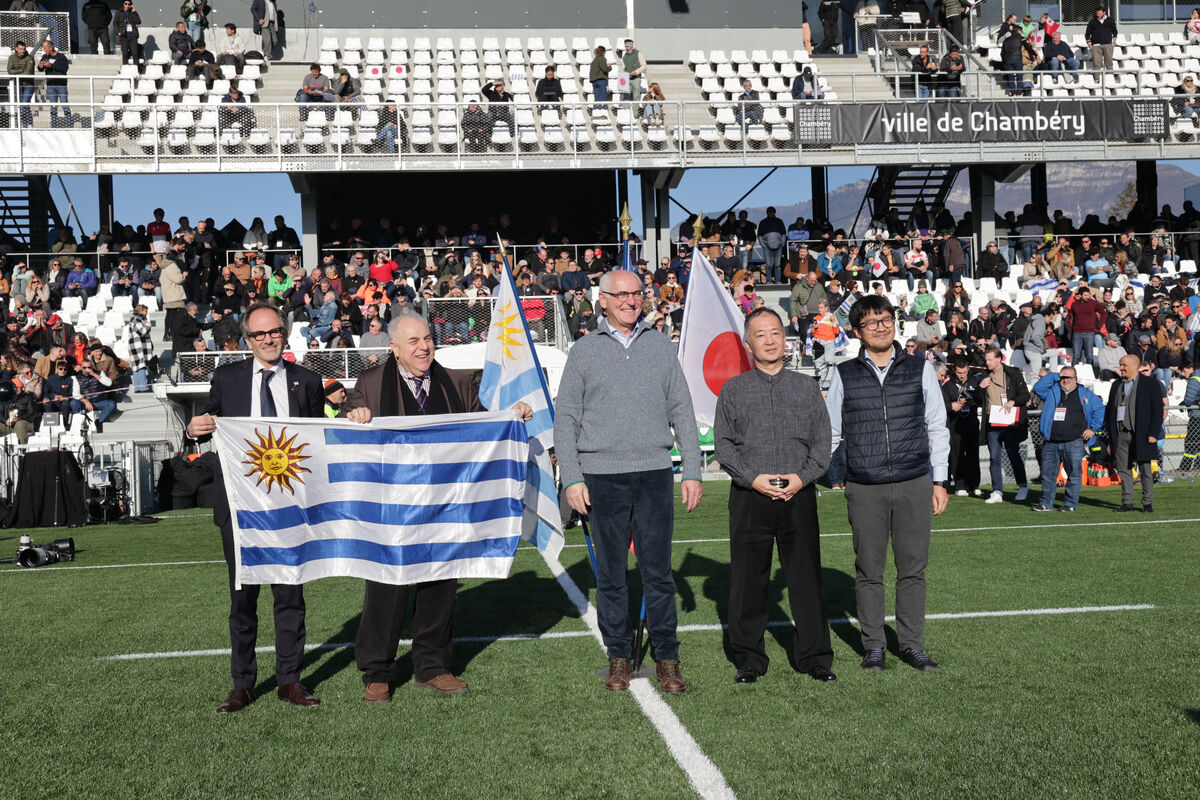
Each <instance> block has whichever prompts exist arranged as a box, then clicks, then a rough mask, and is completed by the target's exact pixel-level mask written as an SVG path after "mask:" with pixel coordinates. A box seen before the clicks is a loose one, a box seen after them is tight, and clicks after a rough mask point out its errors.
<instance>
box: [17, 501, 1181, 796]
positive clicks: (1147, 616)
mask: <svg viewBox="0 0 1200 800" xmlns="http://www.w3.org/2000/svg"><path fill="white" fill-rule="evenodd" d="M727 486H728V484H725V483H721V482H713V483H708V484H706V485H705V496H704V501H703V503H702V504H701V506H700V508H699V509H698V510H697V511H696V512H695V513H693V514H691V515H685V514H683V513H682V512H679V513H678V515H677V518H676V528H675V537H676V540H677V542H676V545H675V549H674V558H675V569H676V576H677V580H678V583H679V606H680V612H681V613H680V624H681V625H699V626H711V625H715V624H718V623H721V622H723V621H724V615H725V613H726V609H727V605H728V569H727V565H728V554H729V551H728V546H727V544H726V541H725V540H726V538H727V534H728V521H727V512H726V497H727V491H728V490H727ZM1118 491H1119V490H1117V489H1085V491H1084V495H1083V503H1082V504H1081V507H1080V510H1079V512H1077V513H1076V514H1073V515H1067V514H1033V513H1030V512H1029V511H1028V509H1027V508H1026V507H1025V506H1017V505H1014V504H1011V503H1008V504H1005V505H1001V506H988V505H984V504H983V503H982V501H981V500H980V499H975V498H972V499H965V498H957V497H952V498H951V501H950V509H949V510H948V511H947V513H946V514H944V515H943V516H941V517H939V518H937V519H936V520H935V528H937V529H942V530H943V532H942V533H935V536H934V539H933V546H932V556H931V563H930V568H929V570H928V579H929V601H928V602H929V609H928V610H929V613H930V614H959V613H963V612H979V611H1003V610H1027V609H1051V608H1078V607H1088V606H1115V605H1135V604H1148V605H1151V606H1153V608H1150V609H1142V610H1125V611H1092V612H1080V613H1064V614H1053V615H1041V616H1030V615H1023V616H1000V617H977V618H950V619H931V620H930V621H929V622H928V624H927V630H926V634H927V638H928V648H929V652H930V654H931V655H932V656H933V657H934V658H935V659H936V660H937V661H939V662H940V663H941V665H942V669H941V670H940V671H939V672H937V673H928V674H926V673H918V672H916V671H915V670H912V669H910V668H908V667H907V666H904V665H903V664H902V663H900V661H899V659H898V658H896V657H895V656H894V654H893V655H891V656H890V657H889V661H888V669H887V670H886V671H885V672H883V673H865V672H863V671H862V670H860V669H859V668H858V660H859V657H860V656H859V653H858V648H859V644H858V636H857V630H856V629H855V628H853V627H852V626H851V625H849V624H837V625H835V626H834V627H833V642H834V654H835V659H834V671H835V672H837V674H838V677H839V680H838V682H837V683H836V684H833V685H822V684H818V683H816V682H815V681H812V680H810V679H808V678H807V677H806V676H802V675H797V674H795V673H793V672H792V671H791V670H790V668H789V667H788V664H787V659H786V657H785V654H784V651H783V646H782V645H781V644H780V642H786V633H787V631H786V629H785V628H783V627H772V628H771V629H770V632H769V634H768V653H769V655H770V656H771V658H772V662H771V669H770V671H769V673H768V674H767V675H766V676H765V677H764V678H763V679H762V680H760V681H759V682H758V683H757V684H754V685H752V686H736V685H735V684H734V683H733V675H734V670H733V667H732V665H731V664H730V663H729V661H728V658H727V656H726V654H725V647H724V641H723V637H722V634H721V632H720V631H719V630H695V631H685V632H683V633H681V640H682V651H681V658H682V662H683V672H684V677H685V678H686V679H687V680H688V681H689V690H688V692H687V694H685V695H682V696H679V697H670V698H667V702H668V704H669V705H670V707H671V708H672V709H673V710H674V712H675V714H676V715H677V716H678V718H679V720H680V722H681V723H682V724H683V725H684V726H685V727H686V728H687V729H688V731H689V732H690V733H691V735H692V736H693V737H694V738H695V740H696V742H697V744H698V745H699V746H700V748H701V749H702V750H703V751H704V753H705V754H706V755H707V756H708V757H709V758H710V759H711V760H712V761H713V763H714V764H715V765H716V766H717V767H718V768H719V769H720V770H721V772H722V773H723V774H724V776H725V778H726V780H727V781H728V783H729V786H730V788H731V789H732V790H733V792H734V793H736V794H737V796H738V797H740V798H770V799H771V800H775V799H776V798H793V797H795V798H801V797H826V798H836V797H848V796H854V797H872V798H874V797H910V796H921V797H944V798H979V797H986V798H1022V799H1023V798H1038V797H1079V798H1096V797H1146V798H1171V797H1179V798H1192V797H1194V796H1195V792H1196V790H1197V787H1198V786H1200V678H1198V677H1197V668H1196V644H1197V633H1198V632H1200V615H1198V612H1200V578H1198V575H1197V566H1198V565H1200V523H1197V522H1195V521H1178V522H1164V520H1193V519H1195V518H1198V517H1200V507H1198V506H1197V502H1196V498H1197V496H1198V495H1197V491H1196V489H1195V487H1193V486H1192V485H1191V484H1185V483H1176V484H1174V485H1171V486H1160V487H1158V489H1157V492H1156V493H1157V497H1156V498H1155V510H1156V512H1157V513H1156V514H1155V515H1153V516H1151V517H1146V516H1143V515H1141V514H1125V515H1114V514H1111V513H1109V508H1110V507H1111V506H1112V504H1113V503H1114V502H1115V501H1116V500H1117V498H1118ZM819 509H820V516H821V526H822V531H823V532H824V533H825V534H839V533H845V532H847V531H848V530H849V526H848V524H847V522H846V509H845V501H844V499H843V497H842V495H840V494H836V493H828V492H827V493H825V494H824V495H823V496H822V497H821V499H820V501H819ZM193 513H194V512H193ZM1113 523H1118V524H1113ZM946 529H956V530H946ZM33 533H34V538H35V541H43V540H46V539H50V538H54V537H55V536H58V535H65V532H62V531H58V532H56V531H52V530H41V531H34V532H33ZM72 533H74V535H75V540H76V543H77V545H78V547H79V551H80V552H79V556H78V559H77V560H76V561H75V563H74V564H73V565H67V566H74V567H85V566H86V567H95V566H100V565H108V564H112V565H123V564H146V563H151V562H184V561H200V562H213V561H215V562H219V561H220V558H221V547H220V539H219V536H218V534H217V531H216V529H215V528H214V527H213V526H212V524H211V522H210V520H209V519H207V518H204V517H196V516H176V517H172V518H171V519H168V520H165V521H163V522H161V523H159V524H157V525H153V526H116V525H113V526H105V527H87V528H84V529H80V530H76V531H73V532H72ZM18 534H19V532H17V531H4V532H3V533H0V553H2V554H5V555H8V554H9V553H10V552H11V553H15V550H16V544H17V536H18ZM704 539H708V540H714V541H690V542H689V541H686V540H704ZM567 542H568V545H569V547H568V548H567V549H564V551H563V554H562V559H561V560H562V562H563V564H564V565H565V566H566V567H567V569H568V571H569V573H570V575H571V576H572V577H573V578H574V580H575V581H576V582H577V583H578V584H579V586H580V587H581V588H582V589H583V590H584V591H585V593H586V594H587V595H588V597H589V599H591V598H592V597H593V596H594V589H595V582H594V580H593V578H592V575H591V567H590V565H589V563H588V559H587V550H586V548H584V547H583V546H582V545H583V536H582V534H581V532H580V531H579V530H578V529H574V530H572V531H569V532H568V534H567ZM822 556H823V561H824V570H825V572H824V578H825V592H826V598H827V601H828V605H829V614H830V617H833V618H837V617H844V616H850V615H852V614H853V612H854V594H853V575H854V563H853V552H852V549H851V543H850V538H849V536H844V535H843V536H837V535H833V536H826V538H823V539H822ZM0 569H7V570H8V572H9V573H12V574H8V573H5V574H0V598H2V603H0V608H3V611H4V614H3V625H4V633H3V637H2V641H3V646H2V649H0V653H2V656H0V658H2V664H3V666H2V668H0V696H2V697H3V698H4V702H3V705H2V706H0V743H2V744H3V747H2V750H3V753H4V754H5V755H4V758H3V759H2V760H0V797H3V798H21V799H22V800H25V799H26V798H42V797H70V798H77V797H98V798H99V797H102V798H126V797H154V798H157V797H162V798H210V797H211V798H218V797H220V798H224V797H320V798H342V797H346V798H363V797H391V796H396V797H414V798H443V797H444V798H459V797H468V798H475V799H479V798H598V797H607V798H640V797H668V798H675V797H689V796H692V791H691V789H690V787H689V784H688V780H687V776H686V775H685V774H684V772H683V771H682V770H681V769H680V767H679V766H678V765H677V764H676V763H675V761H674V760H673V759H672V757H671V755H670V754H669V752H668V750H667V747H666V744H665V743H664V741H663V740H662V739H661V738H660V736H659V735H658V733H657V731H656V729H655V728H654V727H653V725H652V724H651V723H650V722H649V721H648V720H647V718H646V717H645V716H643V714H642V713H641V711H640V710H639V708H638V706H637V704H636V702H635V701H634V699H633V698H632V697H631V696H629V695H628V694H610V693H609V692H606V691H605V690H604V688H603V686H602V685H601V681H600V679H598V678H597V677H596V675H595V671H596V670H597V669H598V668H600V667H601V666H603V665H604V663H605V662H604V658H603V654H602V652H601V650H600V648H599V647H598V646H597V644H596V642H595V641H594V640H593V639H591V638H590V637H588V636H568V637H563V638H550V639H540V640H516V641H494V642H486V641H467V642H461V643H459V644H458V645H456V650H455V661H456V669H457V670H458V671H459V672H461V674H462V676H463V677H464V679H466V680H467V681H468V682H469V683H470V685H471V692H470V693H469V694H467V695H462V696H454V697H443V696H435V695H434V694H433V693H431V692H428V691H423V690H420V689H417V688H415V687H414V686H413V685H412V678H411V664H410V662H409V661H408V659H407V657H405V658H402V660H401V662H400V671H401V675H400V682H401V683H400V685H399V686H398V687H397V690H396V694H395V699H394V700H393V702H392V703H391V704H390V705H385V706H368V705H366V704H364V703H363V702H362V700H361V694H362V684H361V681H360V678H359V673H358V671H357V669H355V667H354V661H353V650H351V649H347V648H338V647H335V646H332V645H337V644H338V643H344V642H352V641H353V639H354V634H355V630H356V626H357V619H358V613H359V611H360V610H361V603H362V582H361V581H357V580H350V579H332V580H325V581H318V582H316V583H313V584H310V585H309V586H307V587H306V589H305V594H306V598H307V601H308V643H309V644H310V645H322V644H327V645H331V646H330V647H328V648H325V649H316V650H313V651H312V652H310V653H309V655H308V659H307V662H306V667H305V670H304V682H305V683H306V685H307V686H308V687H309V688H311V689H313V690H314V692H315V693H316V694H317V695H318V696H319V697H320V698H321V700H322V701H323V702H322V704H321V706H319V707H317V708H312V709H300V708H293V707H291V706H288V705H285V704H283V703H281V702H279V701H278V700H276V699H275V697H274V694H273V693H271V689H273V678H272V670H273V661H274V659H273V656H272V654H271V653H269V652H268V653H262V654H260V656H259V673H260V676H259V679H260V685H259V688H258V692H259V696H258V699H257V700H256V702H255V703H253V704H252V705H251V706H250V707H249V708H248V709H247V710H246V711H244V712H241V713H239V714H236V715H232V716H229V717H220V716H218V715H217V714H216V713H214V712H215V709H216V706H217V704H218V703H219V702H220V701H221V700H222V699H223V698H224V696H225V694H226V693H227V692H228V690H229V686H230V683H229V661H228V655H227V654H221V655H188V656H183V657H173V658H170V657H155V658H149V659H142V660H129V661H114V660H101V659H103V657H105V656H111V655H116V654H124V653H166V652H171V651H196V650H206V649H216V650H220V651H224V650H225V649H226V648H227V647H228V633H227V626H226V616H227V613H228V597H227V592H226V584H225V566H224V564H223V563H196V564H174V565H165V566H139V567H117V568H112V569H63V568H60V567H58V566H55V567H42V568H39V569H36V570H21V569H20V568H17V567H11V568H0ZM889 571H890V570H889ZM632 580H633V582H634V584H635V585H636V577H633V578H632ZM890 580H891V579H890V577H889V594H890V592H891V582H890ZM632 595H633V597H634V598H636V596H637V593H636V591H634V592H633V593H632ZM772 595H773V600H774V601H775V604H776V607H775V611H774V613H773V615H772V619H773V620H783V619H785V618H786V607H787V606H786V598H785V588H784V585H783V581H782V576H781V575H778V574H777V575H776V580H775V581H774V583H773V585H772ZM268 598H269V592H265V593H264V598H263V599H262V601H261V602H260V616H261V617H262V629H261V630H260V633H259V644H260V645H269V644H271V642H272V631H271V624H270V605H269V599H268ZM584 630H585V628H584V625H583V623H582V621H581V620H580V619H579V617H578V615H577V613H576V611H575V608H574V607H573V606H572V605H571V604H570V602H568V600H567V598H566V596H565V595H564V593H563V592H562V590H561V589H560V587H559V586H558V584H557V583H556V582H555V580H554V579H553V578H552V577H551V575H550V572H549V570H548V569H547V568H546V566H545V564H544V562H543V561H542V559H541V557H540V556H539V555H538V554H537V552H536V551H534V550H532V549H530V548H522V549H521V550H520V551H519V552H518V554H517V557H516V560H515V562H514V564H513V568H512V573H511V576H510V577H509V579H508V580H505V581H490V582H478V581H475V582H464V584H463V585H462V586H461V588H460V590H459V594H458V611H457V617H456V636H458V637H468V638H469V637H488V636H495V635H504V634H530V633H544V632H551V631H554V632H580V631H584ZM401 653H402V654H406V653H407V650H406V648H405V646H403V645H402V646H401Z"/></svg>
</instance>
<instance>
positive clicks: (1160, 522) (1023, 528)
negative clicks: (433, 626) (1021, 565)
mask: <svg viewBox="0 0 1200 800" xmlns="http://www.w3.org/2000/svg"><path fill="white" fill-rule="evenodd" d="M1179 522H1200V517H1197V518H1194V519H1146V520H1130V521H1128V522H1086V523H1070V522H1066V523H1062V524H1055V525H995V526H992V527H971V528H934V529H933V532H934V533H970V532H974V531H1034V530H1047V529H1050V528H1079V527H1084V526H1086V527H1089V528H1101V527H1105V528H1107V527H1114V526H1116V527H1129V526H1137V525H1174V524H1175V523H1179ZM852 535H853V534H851V533H849V532H845V533H842V532H839V533H822V534H821V538H822V539H832V538H837V537H840V536H852ZM728 541H729V537H728V536H723V537H720V538H716V539H675V540H674V541H672V542H671V543H672V544H673V545H674V544H710V543H714V542H728ZM531 546H532V545H531ZM563 547H564V548H567V547H587V543H586V542H584V543H583V544H564V545H563Z"/></svg>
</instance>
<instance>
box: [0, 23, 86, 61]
mask: <svg viewBox="0 0 1200 800" xmlns="http://www.w3.org/2000/svg"><path fill="white" fill-rule="evenodd" d="M47 39H49V40H50V41H51V42H53V43H54V47H55V49H58V50H61V51H62V52H64V53H70V52H71V15H70V14H69V13H67V12H65V11H0V47H12V46H13V45H15V44H16V43H17V42H24V43H25V44H26V45H27V46H28V47H29V50H30V52H32V53H34V60H35V61H36V60H37V52H36V51H37V50H38V49H39V48H40V47H41V44H42V42H44V41H46V40H47Z"/></svg>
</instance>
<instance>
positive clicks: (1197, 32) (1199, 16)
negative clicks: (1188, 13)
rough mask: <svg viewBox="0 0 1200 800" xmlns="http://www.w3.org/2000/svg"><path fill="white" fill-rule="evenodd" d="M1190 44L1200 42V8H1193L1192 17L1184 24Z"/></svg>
mask: <svg viewBox="0 0 1200 800" xmlns="http://www.w3.org/2000/svg"><path fill="white" fill-rule="evenodd" d="M1183 30H1184V33H1186V34H1187V41H1188V44H1200V8H1193V9H1192V18H1191V19H1189V20H1188V21H1187V23H1186V24H1185V25H1184V26H1183Z"/></svg>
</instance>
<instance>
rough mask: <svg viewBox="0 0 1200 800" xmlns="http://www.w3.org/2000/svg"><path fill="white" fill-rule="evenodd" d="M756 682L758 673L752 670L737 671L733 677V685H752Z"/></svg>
mask: <svg viewBox="0 0 1200 800" xmlns="http://www.w3.org/2000/svg"><path fill="white" fill-rule="evenodd" d="M757 680H758V673H757V672H755V671H754V670H752V669H739V670H738V674H737V675H736V676H735V677H734V679H733V682H734V683H754V682H755V681H757Z"/></svg>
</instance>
